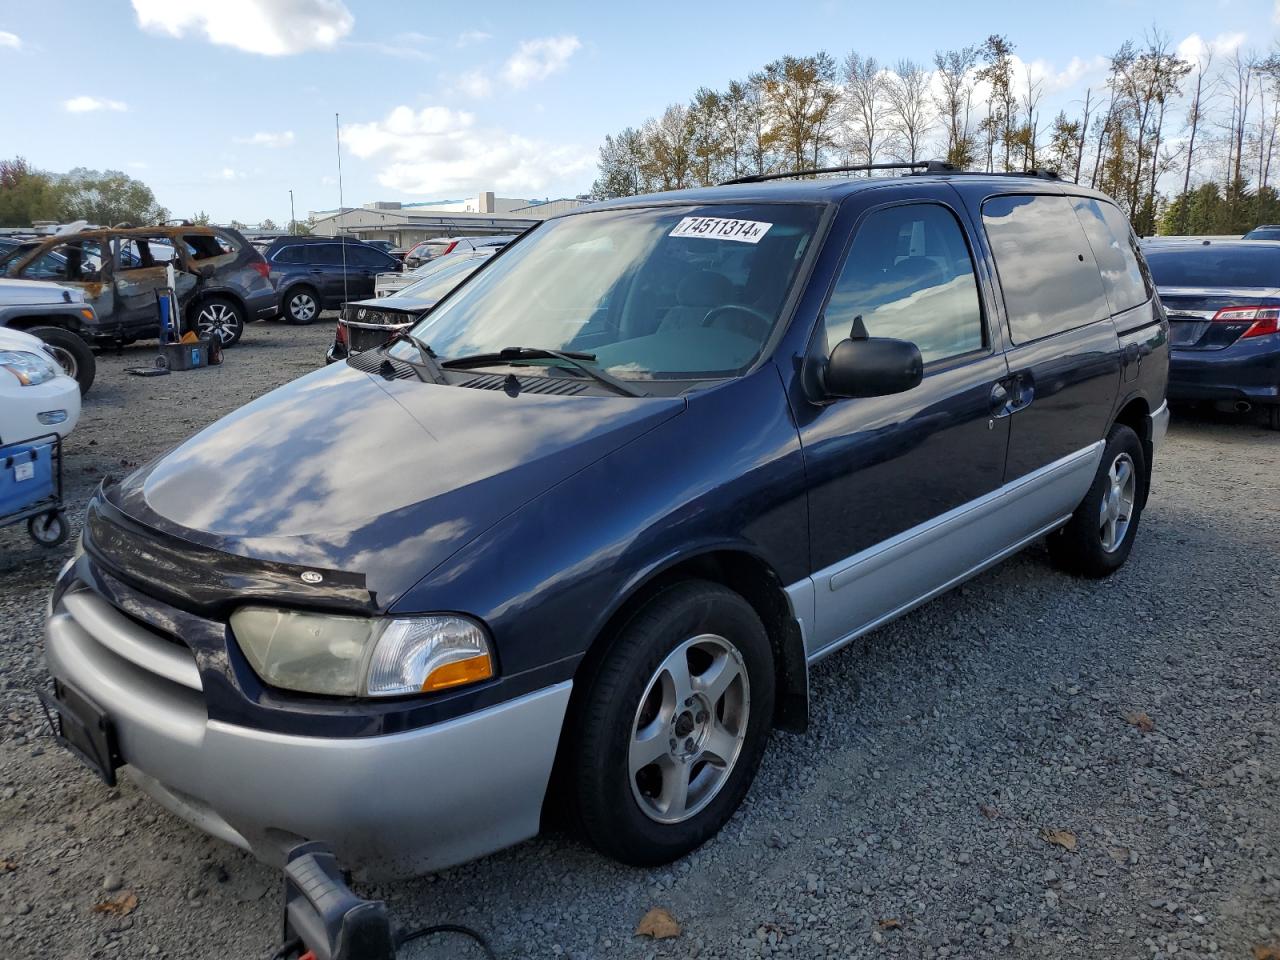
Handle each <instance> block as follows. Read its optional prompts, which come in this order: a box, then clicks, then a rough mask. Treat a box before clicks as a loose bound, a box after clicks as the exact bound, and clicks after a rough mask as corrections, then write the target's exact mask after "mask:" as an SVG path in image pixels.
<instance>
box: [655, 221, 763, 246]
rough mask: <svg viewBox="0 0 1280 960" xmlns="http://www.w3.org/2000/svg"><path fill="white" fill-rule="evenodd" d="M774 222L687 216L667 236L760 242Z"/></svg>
mask: <svg viewBox="0 0 1280 960" xmlns="http://www.w3.org/2000/svg"><path fill="white" fill-rule="evenodd" d="M772 226H773V224H772V223H763V222H761V221H759V220H730V219H728V218H727V217H685V218H684V219H683V220H681V221H680V222H679V223H678V224H676V228H675V229H674V230H672V231H671V232H670V233H669V234H667V236H669V237H705V238H706V239H708V240H737V241H738V242H739V243H759V242H760V238H761V237H763V236H764V235H765V234H766V233H768V232H769V228H770V227H772Z"/></svg>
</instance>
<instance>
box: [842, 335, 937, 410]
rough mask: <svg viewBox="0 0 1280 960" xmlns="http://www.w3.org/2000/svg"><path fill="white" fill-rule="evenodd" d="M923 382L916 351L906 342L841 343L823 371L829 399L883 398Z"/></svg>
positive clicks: (878, 339)
mask: <svg viewBox="0 0 1280 960" xmlns="http://www.w3.org/2000/svg"><path fill="white" fill-rule="evenodd" d="M923 378H924V361H923V360H922V359H921V358H920V348H919V347H917V346H916V345H915V344H914V343H911V342H910V341H907V340H892V339H890V338H888V337H868V338H866V339H860V340H841V341H840V342H839V343H837V344H836V348H835V349H834V350H832V351H831V358H830V359H829V360H828V361H827V365H826V369H825V370H824V371H823V377H822V389H823V392H824V393H825V394H826V395H827V396H829V397H883V396H887V395H889V394H891V393H904V392H905V391H907V390H910V389H911V388H912V387H914V386H916V385H917V384H919V383H920V381H921V380H922V379H923Z"/></svg>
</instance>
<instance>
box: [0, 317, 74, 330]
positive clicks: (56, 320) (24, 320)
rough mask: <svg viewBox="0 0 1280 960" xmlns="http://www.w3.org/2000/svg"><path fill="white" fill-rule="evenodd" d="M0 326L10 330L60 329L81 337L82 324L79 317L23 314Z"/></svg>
mask: <svg viewBox="0 0 1280 960" xmlns="http://www.w3.org/2000/svg"><path fill="white" fill-rule="evenodd" d="M0 326H2V327H8V328H9V329H10V330H30V329H31V328H32V327H58V328H59V329H62V330H66V331H68V332H70V333H74V334H76V335H80V331H81V329H82V324H81V323H80V320H79V318H78V317H76V316H73V315H69V314H65V313H44V314H41V313H36V314H22V315H20V316H16V317H5V318H4V320H3V321H2V322H0Z"/></svg>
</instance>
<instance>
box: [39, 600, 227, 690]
mask: <svg viewBox="0 0 1280 960" xmlns="http://www.w3.org/2000/svg"><path fill="white" fill-rule="evenodd" d="M55 616H65V617H66V618H68V619H69V620H70V621H71V623H72V624H74V627H75V628H76V629H77V630H79V631H80V632H82V633H83V634H85V635H86V636H87V637H89V638H90V639H92V640H94V641H95V642H96V643H97V644H98V645H99V646H100V647H102V648H104V649H106V650H108V651H110V652H111V653H113V654H114V655H115V656H117V657H119V658H120V659H122V660H127V661H129V662H130V663H132V664H133V665H134V666H135V667H139V668H140V669H142V670H145V671H147V672H148V673H151V674H154V675H155V676H157V677H161V678H163V679H165V680H168V681H169V682H170V683H176V684H179V685H180V686H183V687H186V688H188V689H189V690H195V691H197V692H200V691H203V689H204V685H203V684H202V683H201V682H200V670H199V668H198V667H197V666H196V660H195V655H194V654H193V653H192V652H191V648H190V647H188V646H186V644H184V643H182V642H181V641H180V640H178V639H177V638H173V637H168V636H165V635H163V634H161V633H158V632H156V631H154V630H152V629H150V628H148V627H145V626H143V625H142V624H141V623H139V622H138V621H137V620H135V619H133V618H132V617H129V616H127V615H126V614H124V613H123V612H122V611H120V610H118V609H116V608H115V607H114V606H112V605H111V604H110V603H108V602H107V601H106V600H104V599H103V598H102V597H100V596H98V594H96V593H94V592H93V591H92V590H87V589H84V590H74V589H73V590H70V591H68V592H67V593H65V594H64V595H63V597H62V600H61V602H60V603H59V609H58V611H57V613H56V614H55Z"/></svg>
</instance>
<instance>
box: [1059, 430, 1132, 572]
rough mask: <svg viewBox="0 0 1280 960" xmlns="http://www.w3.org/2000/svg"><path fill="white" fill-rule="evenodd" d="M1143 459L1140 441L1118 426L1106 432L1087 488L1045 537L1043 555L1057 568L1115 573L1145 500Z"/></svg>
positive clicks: (1126, 552)
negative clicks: (1046, 545) (1063, 522)
mask: <svg viewBox="0 0 1280 960" xmlns="http://www.w3.org/2000/svg"><path fill="white" fill-rule="evenodd" d="M1146 487H1147V460H1146V455H1145V453H1144V452H1143V449H1142V441H1140V440H1139V439H1138V435H1137V434H1136V433H1134V432H1133V430H1132V429H1131V428H1129V427H1127V426H1125V425H1124V424H1122V423H1118V424H1116V425H1115V426H1114V427H1112V428H1111V432H1110V433H1109V434H1108V435H1107V444H1106V447H1105V448H1104V449H1103V451H1102V463H1100V464H1099V465H1098V472H1097V474H1096V475H1095V476H1094V479H1093V485H1092V486H1090V487H1089V492H1088V493H1087V494H1085V498H1084V500H1082V501H1081V502H1080V506H1078V507H1076V511H1075V513H1073V514H1072V515H1071V519H1070V520H1069V521H1068V522H1067V524H1066V526H1064V527H1062V528H1061V529H1060V530H1057V531H1055V532H1054V533H1052V534H1050V535H1049V557H1050V558H1051V559H1052V560H1053V563H1054V565H1055V566H1057V567H1058V568H1060V569H1062V570H1065V571H1067V572H1068V573H1074V574H1077V575H1079V576H1083V577H1094V578H1098V577H1106V576H1109V575H1110V574H1112V573H1114V572H1115V571H1117V570H1119V569H1120V567H1122V566H1123V565H1124V562H1125V560H1127V559H1128V557H1129V551H1130V550H1132V549H1133V540H1134V538H1135V537H1136V536H1137V534H1138V520H1139V519H1140V518H1141V516H1142V507H1143V504H1144V503H1145V502H1146V499H1147V489H1146Z"/></svg>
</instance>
